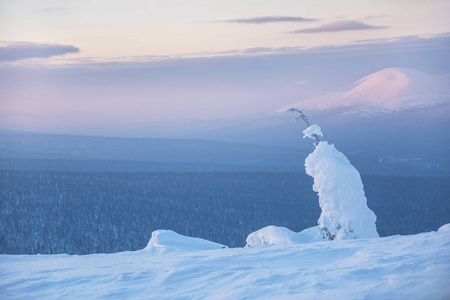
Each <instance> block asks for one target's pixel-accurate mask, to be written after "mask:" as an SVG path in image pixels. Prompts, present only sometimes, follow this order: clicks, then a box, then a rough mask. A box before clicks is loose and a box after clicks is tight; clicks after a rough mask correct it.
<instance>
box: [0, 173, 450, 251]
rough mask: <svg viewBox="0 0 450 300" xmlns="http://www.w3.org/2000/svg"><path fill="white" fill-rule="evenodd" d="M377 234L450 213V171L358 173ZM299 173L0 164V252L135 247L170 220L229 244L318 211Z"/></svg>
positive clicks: (295, 225)
mask: <svg viewBox="0 0 450 300" xmlns="http://www.w3.org/2000/svg"><path fill="white" fill-rule="evenodd" d="M363 182H364V185H365V191H366V195H367V197H368V201H369V203H368V204H369V207H370V208H371V209H373V210H374V212H375V214H376V215H377V218H378V219H377V228H378V232H379V233H380V235H381V236H387V235H394V234H412V233H418V232H424V231H431V230H436V229H437V228H438V227H439V226H441V225H443V224H445V223H448V222H450V203H449V202H448V196H449V195H450V179H449V178H431V177H382V176H364V177H363ZM312 183H313V181H312V178H310V177H308V176H306V175H304V174H301V173H276V172H271V173H264V172H211V173H200V172H197V173H192V172H191V173H90V172H83V173H81V172H80V173H77V172H37V171H36V172H26V171H0V184H1V189H0V253H3V254H6V253H8V254H36V253H71V254H87V253H108V252H117V251H125V250H137V249H142V248H144V247H145V245H146V244H147V242H148V240H149V238H150V236H151V232H152V231H153V230H156V229H171V230H174V231H176V232H178V233H180V234H183V235H188V236H196V237H201V238H205V239H208V240H212V241H215V242H218V243H222V244H225V245H228V246H231V247H236V246H243V245H245V238H246V237H247V235H248V234H249V233H250V232H252V231H255V230H257V229H260V228H262V227H264V226H267V225H277V226H284V227H288V228H290V229H291V230H294V231H301V230H302V229H305V228H307V227H310V226H314V225H316V224H317V219H318V218H319V215H320V208H319V205H318V198H317V195H316V194H315V193H314V192H313V191H312V188H311V186H312Z"/></svg>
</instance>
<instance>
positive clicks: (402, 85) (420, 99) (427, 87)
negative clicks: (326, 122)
mask: <svg viewBox="0 0 450 300" xmlns="http://www.w3.org/2000/svg"><path fill="white" fill-rule="evenodd" d="M448 80H449V78H448V75H431V74H427V73H424V72H420V71H417V70H412V69H406V68H387V69H383V70H380V71H378V72H375V73H372V74H370V75H368V76H365V77H363V78H361V79H359V80H357V81H356V82H355V86H354V87H353V88H351V89H350V90H347V91H342V92H335V93H330V94H325V95H319V96H316V97H313V98H309V99H305V100H302V101H300V102H298V103H294V104H290V105H288V106H285V107H282V108H280V109H278V110H276V111H277V112H285V111H286V109H288V108H298V109H302V110H306V111H312V110H319V111H321V110H328V109H334V108H340V109H344V113H346V114H354V113H365V114H367V113H391V112H395V111H401V110H406V109H411V108H417V107H430V106H435V105H439V104H443V103H449V102H450V86H449V85H448Z"/></svg>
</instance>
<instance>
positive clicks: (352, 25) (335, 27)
mask: <svg viewBox="0 0 450 300" xmlns="http://www.w3.org/2000/svg"><path fill="white" fill-rule="evenodd" d="M383 28H387V27H386V26H374V25H368V24H365V23H362V22H358V21H337V22H333V23H328V24H325V25H322V26H319V27H312V28H306V29H300V30H294V31H290V32H291V33H322V32H339V31H349V30H370V29H383Z"/></svg>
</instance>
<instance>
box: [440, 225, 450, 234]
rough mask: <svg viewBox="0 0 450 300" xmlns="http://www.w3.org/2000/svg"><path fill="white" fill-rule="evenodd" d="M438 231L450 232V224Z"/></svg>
mask: <svg viewBox="0 0 450 300" xmlns="http://www.w3.org/2000/svg"><path fill="white" fill-rule="evenodd" d="M438 231H439V232H450V223H448V224H445V225H443V226H441V227H439V229H438Z"/></svg>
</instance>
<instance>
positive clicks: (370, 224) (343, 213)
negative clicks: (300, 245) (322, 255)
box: [303, 125, 379, 240]
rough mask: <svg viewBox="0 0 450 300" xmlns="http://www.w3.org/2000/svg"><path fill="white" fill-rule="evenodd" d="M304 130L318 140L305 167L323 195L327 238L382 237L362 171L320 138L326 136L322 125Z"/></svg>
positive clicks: (323, 227) (321, 202)
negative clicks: (365, 190) (368, 203)
mask: <svg viewBox="0 0 450 300" xmlns="http://www.w3.org/2000/svg"><path fill="white" fill-rule="evenodd" d="M303 133H304V134H305V137H306V136H307V137H309V138H312V139H314V140H315V141H316V143H315V145H316V147H315V149H314V151H313V152H312V153H311V154H310V155H309V156H308V157H307V158H306V161H305V167H306V173H307V174H308V175H310V176H312V177H313V178H314V185H313V190H314V191H315V192H317V193H318V195H319V205H320V208H321V209H322V213H321V215H320V218H319V221H318V222H319V227H320V228H321V230H322V234H323V237H324V239H328V240H343V239H356V238H374V237H379V236H378V233H377V229H376V226H375V221H376V216H375V214H374V212H373V211H372V210H370V209H369V207H368V206H367V199H366V196H365V195H364V189H363V184H362V181H361V176H360V175H359V172H358V171H357V170H356V169H355V167H353V166H352V165H351V164H350V162H349V161H348V159H347V157H345V155H344V154H342V153H341V152H339V151H338V150H337V149H336V148H335V147H334V145H330V144H328V142H326V141H318V140H317V139H318V137H320V136H322V131H321V130H320V127H319V126H318V125H311V126H310V127H308V128H307V129H306V130H305V131H303Z"/></svg>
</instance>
